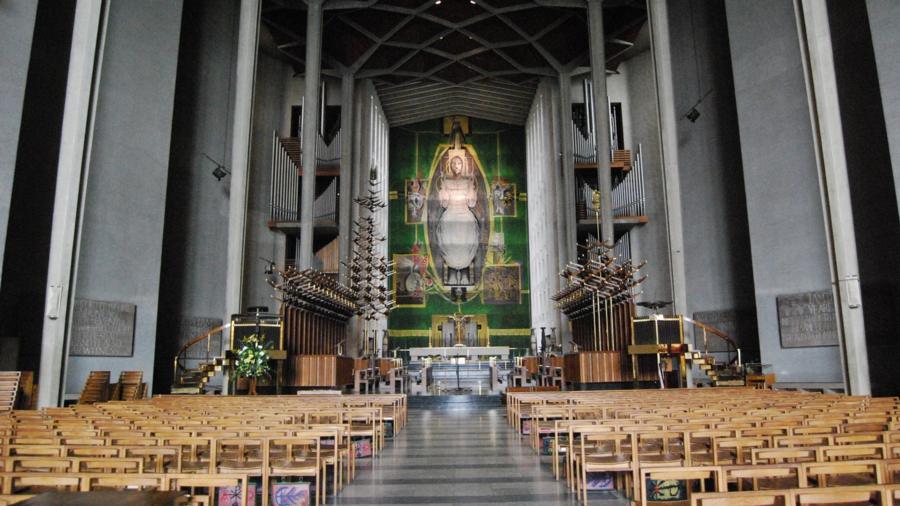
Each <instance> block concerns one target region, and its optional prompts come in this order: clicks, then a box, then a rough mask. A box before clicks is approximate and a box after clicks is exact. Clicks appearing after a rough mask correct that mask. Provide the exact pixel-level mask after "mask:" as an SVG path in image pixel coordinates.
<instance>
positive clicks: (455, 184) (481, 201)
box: [388, 117, 531, 355]
mask: <svg viewBox="0 0 900 506" xmlns="http://www.w3.org/2000/svg"><path fill="white" fill-rule="evenodd" d="M454 119H455V121H454ZM389 172H390V180H389V185H390V188H389V189H390V201H389V213H390V233H389V236H388V237H389V239H388V249H389V252H390V255H391V259H392V260H393V261H394V267H393V269H394V272H393V276H392V279H391V284H392V286H391V289H392V290H393V293H394V295H393V296H394V298H395V301H396V303H397V307H396V308H395V309H394V310H393V311H392V312H391V313H390V317H389V321H388V328H389V329H390V335H391V342H390V349H392V350H393V349H398V348H399V349H407V348H409V347H418V346H429V345H431V346H452V345H453V344H456V343H464V344H467V345H469V346H485V345H488V344H490V345H493V346H509V347H511V348H514V350H513V351H514V353H516V354H517V355H523V354H525V353H526V352H527V350H528V347H529V346H530V343H531V338H530V336H529V330H528V329H529V327H530V323H531V317H530V314H529V286H530V285H529V278H528V205H527V192H526V182H527V178H526V174H525V132H524V129H523V128H522V127H521V126H516V125H508V124H504V123H497V122H493V121H488V120H480V119H474V118H473V119H469V118H464V117H455V118H453V119H451V118H445V119H436V120H432V121H426V122H422V123H417V124H414V125H407V126H402V127H394V128H391V132H390V171H389Z"/></svg>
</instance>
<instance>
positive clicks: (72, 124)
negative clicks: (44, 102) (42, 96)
mask: <svg viewBox="0 0 900 506" xmlns="http://www.w3.org/2000/svg"><path fill="white" fill-rule="evenodd" d="M105 16H106V2H104V1H103V0H78V3H77V5H76V6H75V23H74V28H73V30H72V48H71V51H70V56H69V77H68V81H67V84H66V104H65V108H64V110H63V123H62V133H61V136H60V138H61V141H60V150H59V163H58V175H57V180H56V195H55V197H54V204H53V228H52V232H51V235H50V261H49V264H48V267H47V304H46V308H45V312H44V316H45V318H44V332H43V336H42V341H41V369H40V377H39V378H38V384H39V387H38V407H50V406H58V405H59V404H60V401H61V398H62V386H63V378H65V358H66V355H67V352H66V350H67V344H66V334H67V330H68V325H69V319H70V318H69V308H70V306H71V303H72V301H73V298H74V290H72V289H71V288H72V286H71V283H72V279H73V275H74V263H75V244H76V240H77V239H76V230H77V229H78V227H79V224H80V221H81V209H80V206H79V203H80V200H81V197H82V186H83V179H85V172H86V167H87V165H88V161H89V160H90V152H91V133H90V132H91V130H92V128H91V125H92V124H93V118H94V112H95V110H96V101H95V99H96V82H97V81H98V80H99V76H100V66H99V63H98V65H97V66H95V64H94V63H95V62H100V61H102V52H103V48H102V45H101V42H100V41H101V34H102V33H103V32H104V31H105V28H104V25H105V21H104V19H105ZM98 52H99V53H100V56H98Z"/></svg>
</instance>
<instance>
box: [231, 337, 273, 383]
mask: <svg viewBox="0 0 900 506" xmlns="http://www.w3.org/2000/svg"><path fill="white" fill-rule="evenodd" d="M270 348H271V345H270V344H269V343H266V342H265V341H264V340H262V338H261V337H260V336H258V335H256V334H252V335H250V336H247V337H245V338H244V342H243V345H242V346H241V349H240V350H238V352H237V359H236V361H235V365H234V370H235V372H236V373H237V375H238V376H243V377H245V378H261V377H263V376H268V375H269V373H271V372H272V368H271V367H270V366H269V351H268V350H269V349H270Z"/></svg>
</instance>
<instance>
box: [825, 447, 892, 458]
mask: <svg viewBox="0 0 900 506" xmlns="http://www.w3.org/2000/svg"><path fill="white" fill-rule="evenodd" d="M818 452H819V457H818V460H819V461H821V462H835V461H846V460H883V459H886V458H888V454H887V448H886V447H885V445H883V444H855V445H843V446H820V447H819V448H818Z"/></svg>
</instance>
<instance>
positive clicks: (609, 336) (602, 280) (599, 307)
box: [551, 241, 646, 351]
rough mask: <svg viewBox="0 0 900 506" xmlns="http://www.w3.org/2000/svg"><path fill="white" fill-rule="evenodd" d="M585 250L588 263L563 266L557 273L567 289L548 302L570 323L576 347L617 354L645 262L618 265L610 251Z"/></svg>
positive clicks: (590, 247) (598, 247) (591, 247)
mask: <svg viewBox="0 0 900 506" xmlns="http://www.w3.org/2000/svg"><path fill="white" fill-rule="evenodd" d="M584 248H586V249H587V250H588V254H587V256H586V258H587V260H586V261H585V262H584V263H583V264H579V263H576V262H569V263H568V264H567V265H566V267H565V269H563V270H562V272H560V275H561V276H562V277H563V278H564V279H565V280H566V286H565V287H564V288H563V289H561V290H560V291H559V292H557V293H556V294H555V295H553V296H552V297H551V298H552V299H553V301H554V302H556V306H557V308H559V310H560V311H562V312H563V313H564V314H565V315H566V316H567V317H568V318H569V320H572V322H573V337H574V338H575V344H577V345H578V346H580V347H582V348H584V349H586V350H596V351H602V350H619V349H620V348H621V347H622V345H623V344H624V343H625V342H626V339H625V337H626V335H627V334H628V333H629V330H630V323H631V322H630V319H631V316H632V314H633V306H634V297H635V296H636V295H637V294H636V293H635V287H637V286H638V285H639V284H641V283H642V282H643V281H644V279H646V276H643V277H640V278H637V277H636V274H637V272H638V271H639V270H640V269H641V267H643V265H644V262H642V263H640V264H639V265H635V264H634V263H633V262H632V261H631V260H630V259H628V260H625V261H624V262H621V263H617V262H616V261H615V260H616V257H615V256H614V254H613V250H611V249H609V248H607V247H606V246H604V245H602V244H601V243H599V242H597V241H591V242H589V243H588V244H587V245H586V246H584ZM588 319H589V320H588Z"/></svg>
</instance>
